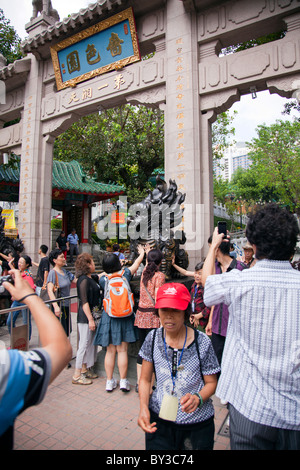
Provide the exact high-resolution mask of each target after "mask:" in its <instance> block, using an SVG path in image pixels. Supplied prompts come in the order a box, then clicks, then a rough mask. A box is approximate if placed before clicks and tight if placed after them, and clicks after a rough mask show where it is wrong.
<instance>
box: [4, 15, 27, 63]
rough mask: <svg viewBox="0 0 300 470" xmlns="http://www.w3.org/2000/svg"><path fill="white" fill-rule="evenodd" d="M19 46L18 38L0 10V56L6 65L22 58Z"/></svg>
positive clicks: (19, 40)
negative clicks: (0, 55) (3, 58)
mask: <svg viewBox="0 0 300 470" xmlns="http://www.w3.org/2000/svg"><path fill="white" fill-rule="evenodd" d="M20 44H21V39H20V37H19V36H18V34H17V32H16V30H15V29H14V27H13V26H11V25H10V20H8V19H7V18H5V15H4V12H3V10H2V9H1V8H0V54H2V55H3V56H4V57H5V59H6V60H7V63H8V64H9V63H11V62H14V61H15V60H17V59H20V58H21V57H22V53H21V49H20Z"/></svg>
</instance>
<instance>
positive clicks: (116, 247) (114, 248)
mask: <svg viewBox="0 0 300 470" xmlns="http://www.w3.org/2000/svg"><path fill="white" fill-rule="evenodd" d="M119 249H120V245H119V244H118V243H115V244H114V245H113V250H114V251H119Z"/></svg>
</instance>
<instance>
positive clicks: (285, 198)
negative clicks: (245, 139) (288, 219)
mask: <svg viewBox="0 0 300 470" xmlns="http://www.w3.org/2000/svg"><path fill="white" fill-rule="evenodd" d="M257 132H258V137H257V138H255V139H252V141H251V143H248V146H249V148H250V152H249V157H250V158H251V159H252V162H253V164H252V167H253V168H254V170H255V172H256V175H257V177H258V178H259V181H260V184H261V185H264V186H265V187H266V188H274V191H275V193H276V194H277V195H278V196H279V198H280V201H281V202H282V204H284V205H287V206H289V207H290V210H291V211H292V212H297V213H300V122H299V121H298V120H294V121H293V122H290V121H282V120H277V121H276V123H275V124H271V125H270V126H266V125H259V126H258V129H257Z"/></svg>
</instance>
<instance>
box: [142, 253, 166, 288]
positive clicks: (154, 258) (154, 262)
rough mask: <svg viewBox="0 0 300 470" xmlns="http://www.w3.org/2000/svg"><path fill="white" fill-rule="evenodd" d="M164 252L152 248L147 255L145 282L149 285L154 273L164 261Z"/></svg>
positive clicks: (144, 273) (145, 284)
mask: <svg viewBox="0 0 300 470" xmlns="http://www.w3.org/2000/svg"><path fill="white" fill-rule="evenodd" d="M162 258H163V255H162V252H161V251H160V250H157V249H154V250H150V251H149V252H148V255H147V266H146V267H145V269H144V272H143V284H144V286H147V284H148V282H149V281H150V279H152V278H153V276H154V274H155V273H156V272H157V271H158V270H159V265H160V263H161V262H162Z"/></svg>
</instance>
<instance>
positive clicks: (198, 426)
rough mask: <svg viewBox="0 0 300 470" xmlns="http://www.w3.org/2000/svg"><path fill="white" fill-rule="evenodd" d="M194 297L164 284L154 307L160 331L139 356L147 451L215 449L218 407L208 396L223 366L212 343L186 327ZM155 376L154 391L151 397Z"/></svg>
mask: <svg viewBox="0 0 300 470" xmlns="http://www.w3.org/2000/svg"><path fill="white" fill-rule="evenodd" d="M190 300H191V296H190V293H189V291H188V289H187V288H186V287H185V285H184V284H180V283H166V284H164V285H163V286H162V287H160V288H159V289H158V291H157V296H156V304H155V307H156V309H157V311H158V315H159V318H160V321H161V327H160V328H158V329H155V330H153V331H151V332H150V333H149V334H148V336H147V337H146V340H145V342H144V343H143V346H142V348H141V350H140V352H139V354H140V356H141V357H142V358H143V364H142V372H141V378H140V384H139V395H140V414H139V418H138V424H139V426H140V427H141V428H142V429H143V431H145V433H146V450H175V449H176V450H179V449H181V450H200V449H201V450H204V449H207V450H212V449H213V443H214V407H213V404H212V401H211V399H210V397H211V396H212V395H213V394H214V392H215V389H216V386H217V375H216V374H217V373H218V372H219V371H220V367H219V364H218V361H217V358H216V356H215V353H214V350H213V348H212V345H211V341H210V339H209V338H208V337H207V336H206V335H205V334H204V333H202V332H199V331H197V330H195V329H193V328H190V327H189V326H187V322H188V319H189V316H190V313H191V306H190ZM153 372H155V375H156V388H155V389H154V391H153V393H152V394H151V393H150V391H151V378H152V374H153Z"/></svg>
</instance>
